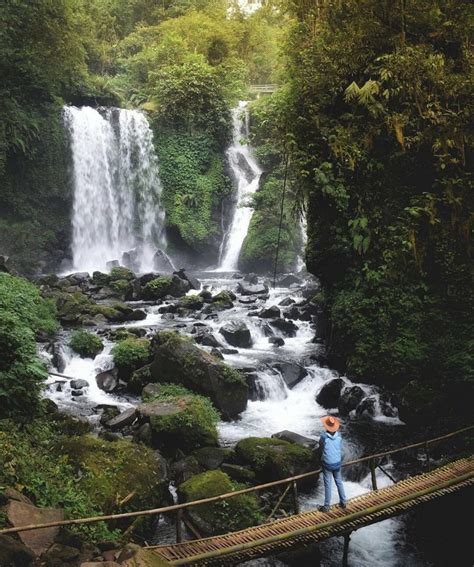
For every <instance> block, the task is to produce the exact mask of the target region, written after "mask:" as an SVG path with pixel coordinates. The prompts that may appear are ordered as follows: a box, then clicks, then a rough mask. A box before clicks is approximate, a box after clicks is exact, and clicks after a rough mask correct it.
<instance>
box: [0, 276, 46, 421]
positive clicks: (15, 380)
mask: <svg viewBox="0 0 474 567" xmlns="http://www.w3.org/2000/svg"><path fill="white" fill-rule="evenodd" d="M54 317H55V310H54V308H53V305H52V303H51V302H50V301H45V300H43V299H41V297H40V295H39V292H38V289H37V288H36V287H35V286H34V285H33V284H31V283H29V282H27V281H26V280H24V279H23V278H18V277H14V276H11V275H9V274H5V273H0V401H1V403H0V419H4V418H6V417H25V418H26V417H30V418H31V417H33V416H34V415H35V414H36V413H37V412H38V411H39V396H40V391H41V383H42V381H44V380H45V379H46V377H47V375H46V372H45V368H44V366H43V364H42V363H41V362H40V361H39V359H38V357H37V355H36V344H35V334H36V333H38V332H40V331H41V332H46V333H53V332H54V331H55V330H56V328H57V323H56V320H55V318H54Z"/></svg>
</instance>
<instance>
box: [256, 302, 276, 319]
mask: <svg viewBox="0 0 474 567" xmlns="http://www.w3.org/2000/svg"><path fill="white" fill-rule="evenodd" d="M280 315H281V313H280V310H279V309H278V307H277V306H276V305H272V306H271V307H267V308H266V309H262V310H261V311H260V313H259V314H258V316H259V317H261V318H262V319H278V318H279V317H280Z"/></svg>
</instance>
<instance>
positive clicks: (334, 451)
mask: <svg viewBox="0 0 474 567" xmlns="http://www.w3.org/2000/svg"><path fill="white" fill-rule="evenodd" d="M320 442H322V443H323V445H324V447H323V453H322V455H321V460H322V462H323V463H324V465H325V466H327V467H328V468H329V469H330V470H334V469H338V468H340V467H341V461H342V437H341V434H340V433H339V431H335V432H334V433H330V432H329V431H324V432H323V433H322V434H321V437H320Z"/></svg>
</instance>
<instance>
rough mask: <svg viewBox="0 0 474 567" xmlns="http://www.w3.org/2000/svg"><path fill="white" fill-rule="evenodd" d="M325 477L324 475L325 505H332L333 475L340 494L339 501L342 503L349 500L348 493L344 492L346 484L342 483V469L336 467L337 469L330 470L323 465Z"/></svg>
mask: <svg viewBox="0 0 474 567" xmlns="http://www.w3.org/2000/svg"><path fill="white" fill-rule="evenodd" d="M323 477H324V505H325V506H331V485H332V477H334V482H335V483H336V487H337V493H338V494H339V501H340V502H341V504H345V503H346V502H347V498H346V493H345V492H344V485H343V484H342V475H341V469H340V468H339V469H336V470H335V471H330V470H329V469H327V468H326V467H324V466H323Z"/></svg>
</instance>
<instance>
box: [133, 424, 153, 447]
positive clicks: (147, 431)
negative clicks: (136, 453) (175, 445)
mask: <svg viewBox="0 0 474 567" xmlns="http://www.w3.org/2000/svg"><path fill="white" fill-rule="evenodd" d="M133 439H134V441H136V442H140V443H144V444H145V445H148V446H149V447H152V446H153V431H152V429H151V425H150V424H149V423H144V424H143V425H141V426H140V427H139V428H138V430H137V431H136V433H135V435H134V437H133Z"/></svg>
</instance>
